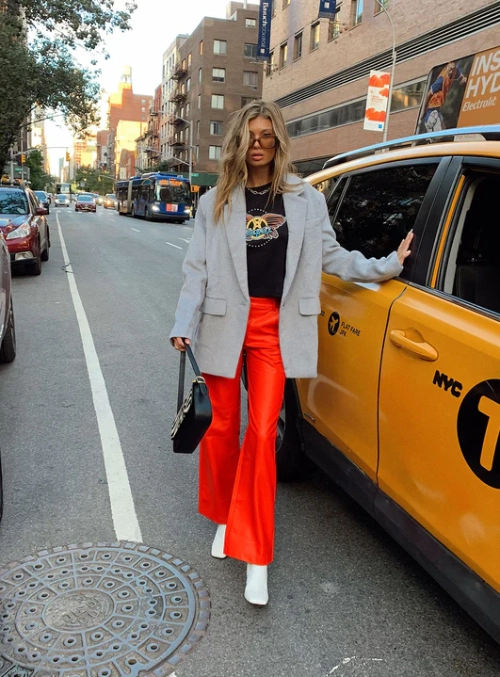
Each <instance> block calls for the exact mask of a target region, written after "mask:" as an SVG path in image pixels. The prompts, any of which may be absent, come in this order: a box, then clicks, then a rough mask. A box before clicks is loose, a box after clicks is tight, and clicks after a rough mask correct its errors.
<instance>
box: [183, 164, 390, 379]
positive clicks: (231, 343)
mask: <svg viewBox="0 0 500 677" xmlns="http://www.w3.org/2000/svg"><path fill="white" fill-rule="evenodd" d="M288 183H289V184H291V185H293V187H294V191H293V192H288V193H284V195H283V201H284V206H285V214H286V218H287V224H288V247H287V253H286V272H285V281H284V286H283V296H282V299H281V306H280V323H279V335H280V347H281V355H282V359H283V365H284V368H285V374H286V376H287V377H289V378H290V377H292V378H310V377H314V376H316V374H317V361H318V318H317V316H318V314H319V313H320V311H321V308H320V302H319V292H320V284H321V271H322V270H323V271H325V272H326V273H330V274H332V275H337V276H338V277H340V278H342V279H343V280H350V281H357V282H379V281H382V280H387V279H389V278H391V277H395V276H396V275H399V273H400V272H401V270H402V266H401V265H400V263H399V260H398V258H397V255H396V252H393V253H392V254H391V255H390V256H388V257H387V258H380V259H366V258H365V257H364V256H363V255H362V254H361V253H360V252H357V251H351V252H349V251H347V250H345V249H343V248H342V247H341V246H340V245H339V243H338V242H337V240H336V238H335V233H334V231H333V229H332V226H331V224H330V219H329V216H328V210H327V206H326V202H325V197H324V195H323V194H322V193H320V192H319V191H317V190H316V189H315V188H313V187H312V186H310V185H309V184H308V183H306V182H304V181H302V179H300V178H299V177H297V176H294V175H290V176H288ZM216 190H217V189H216V188H214V189H212V190H210V191H209V192H207V193H205V195H203V196H202V197H201V199H200V203H199V208H198V211H197V213H196V220H195V226H194V231H193V237H192V239H191V242H190V244H189V247H188V250H187V253H186V257H185V259H184V263H183V266H182V272H183V275H184V283H183V286H182V289H181V293H180V297H179V302H178V305H177V310H176V313H175V324H174V327H173V329H172V331H171V333H170V338H172V337H174V336H181V337H183V338H189V339H191V341H192V348H193V351H194V353H195V355H196V359H197V361H198V364H199V366H200V369H201V371H202V372H204V373H207V374H214V375H217V376H225V377H228V378H233V377H234V376H235V373H236V367H237V363H238V359H239V357H240V354H241V350H242V346H243V341H244V338H245V331H246V326H247V321H248V313H249V308H250V298H249V294H248V279H247V252H246V239H245V226H246V203H245V193H244V190H243V189H242V188H237V189H235V190H234V192H233V194H232V208H231V210H230V211H229V209H228V207H227V206H226V207H225V211H224V221H223V222H220V223H215V222H214V218H213V211H214V204H215V196H216Z"/></svg>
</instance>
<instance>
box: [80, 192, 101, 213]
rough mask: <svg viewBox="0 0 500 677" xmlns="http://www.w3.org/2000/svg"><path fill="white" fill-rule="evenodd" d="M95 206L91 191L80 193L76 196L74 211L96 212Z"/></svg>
mask: <svg viewBox="0 0 500 677" xmlns="http://www.w3.org/2000/svg"><path fill="white" fill-rule="evenodd" d="M96 211H97V206H96V203H95V197H94V196H93V194H92V193H80V194H79V195H77V196H76V201H75V212H96Z"/></svg>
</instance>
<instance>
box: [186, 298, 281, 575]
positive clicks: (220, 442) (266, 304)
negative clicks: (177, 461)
mask: <svg viewBox="0 0 500 677" xmlns="http://www.w3.org/2000/svg"><path fill="white" fill-rule="evenodd" d="M250 301H251V304H250V314H249V318H248V325H247V331H246V335H245V340H244V344H243V352H244V353H245V355H246V370H247V381H248V427H247V430H246V432H245V436H244V440H243V444H242V445H241V448H240V412H241V384H240V376H241V368H242V358H240V361H239V363H238V368H237V370H236V376H235V377H234V378H224V377H222V376H213V375H210V374H204V377H205V379H206V382H207V385H208V389H209V392H210V399H211V402H212V409H213V419H212V424H211V426H210V428H209V429H208V431H207V433H206V435H205V437H204V438H203V440H202V442H201V445H200V477H199V504H198V507H199V511H200V513H201V514H202V515H204V516H205V517H208V518H209V519H211V520H213V521H214V522H216V523H217V524H226V525H227V527H226V539H225V544H224V552H225V554H226V555H228V556H229V557H234V558H235V559H240V560H243V561H244V562H249V563H250V564H261V565H263V564H269V563H270V562H272V560H273V552H274V504H275V497H276V458H275V453H276V452H275V443H276V426H277V422H278V416H279V413H280V410H281V405H282V402H283V392H284V388H285V372H284V369H283V362H282V360H281V352H280V345H279V333H278V327H279V305H280V304H279V299H271V298H255V297H252V298H251V299H250ZM221 350H224V346H223V345H222V346H221Z"/></svg>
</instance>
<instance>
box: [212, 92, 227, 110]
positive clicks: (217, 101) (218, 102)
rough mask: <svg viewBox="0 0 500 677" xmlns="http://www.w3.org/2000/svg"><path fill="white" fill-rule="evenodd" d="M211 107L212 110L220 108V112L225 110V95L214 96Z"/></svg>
mask: <svg viewBox="0 0 500 677" xmlns="http://www.w3.org/2000/svg"><path fill="white" fill-rule="evenodd" d="M211 106H212V108H218V109H219V110H223V108H224V94H212V100H211Z"/></svg>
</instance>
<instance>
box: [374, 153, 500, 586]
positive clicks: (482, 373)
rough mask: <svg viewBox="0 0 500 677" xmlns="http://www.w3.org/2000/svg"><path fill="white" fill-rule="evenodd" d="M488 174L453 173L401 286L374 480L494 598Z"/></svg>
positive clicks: (497, 556) (498, 508) (498, 369)
mask: <svg viewBox="0 0 500 677" xmlns="http://www.w3.org/2000/svg"><path fill="white" fill-rule="evenodd" d="M489 169H490V168H488V171H483V170H484V166H482V165H481V164H478V166H474V163H473V162H472V161H468V164H467V165H464V166H463V168H462V169H461V176H460V177H458V178H457V184H456V192H455V196H454V198H453V200H452V202H451V209H450V214H449V218H448V219H447V220H446V223H445V224H444V226H443V232H442V235H441V239H440V241H439V242H437V245H438V246H437V247H436V248H435V249H434V252H435V255H434V256H435V259H434V260H435V263H431V265H430V267H429V277H428V282H427V284H426V285H422V286H421V287H418V286H408V287H407V288H406V289H405V291H404V293H403V294H402V295H401V296H400V297H399V298H398V299H397V300H396V301H395V302H394V304H393V306H392V309H391V312H390V316H389V322H388V326H387V334H386V338H385V343H384V351H383V357H382V365H381V375H380V417H379V426H380V464H379V471H378V481H379V487H380V489H381V490H382V491H383V492H385V493H386V494H387V495H388V496H390V497H391V498H393V499H394V501H396V503H398V504H399V505H400V506H401V507H403V508H404V509H405V510H406V511H407V512H408V513H409V514H410V515H411V516H412V517H414V518H415V519H416V520H417V521H418V522H419V523H420V524H421V525H422V526H423V527H424V528H425V529H427V530H428V531H429V532H430V533H431V534H432V535H434V536H435V537H436V538H437V539H438V540H439V541H440V542H441V543H442V544H444V545H445V546H446V547H447V548H448V549H449V550H450V551H451V552H452V553H454V554H455V555H456V556H458V558H459V559H460V560H461V561H463V562H464V563H465V564H466V565H468V566H469V567H470V568H471V569H472V570H473V571H475V572H476V573H477V574H478V575H479V576H480V577H481V578H482V579H484V580H485V581H486V582H487V583H489V584H490V585H491V586H492V587H493V588H494V589H496V590H497V591H500V566H499V562H500V520H499V515H500V257H499V256H498V254H497V251H498V247H496V246H493V242H492V240H491V237H496V238H497V239H498V240H499V242H498V244H500V229H498V228H496V225H497V224H496V221H495V222H494V221H492V219H494V218H495V217H494V214H495V212H494V211H493V212H491V213H490V212H489V210H490V209H491V208H492V206H493V204H494V202H495V200H497V199H498V193H499V191H500V166H498V167H496V169H497V170H498V172H497V173H496V174H493V173H491V172H490V171H489ZM485 188H486V190H485ZM474 207H476V210H475V211H474ZM471 217H472V218H471ZM436 218H437V216H436ZM467 218H468V219H469V223H467ZM488 224H489V227H490V234H489V235H487V237H486V238H484V237H483V236H482V235H481V233H482V232H483V226H485V225H487V226H488ZM467 229H469V230H467ZM467 233H468V234H467ZM488 238H489V239H488ZM481 241H482V242H483V244H482V245H481ZM477 247H479V248H480V249H481V251H473V249H474V248H477ZM469 249H470V251H469ZM490 256H493V257H494V261H493V260H491V259H490V261H489V262H488V261H487V258H488V257H490ZM495 266H497V268H495ZM467 267H469V269H468V270H465V269H466V268H467ZM491 269H493V270H496V271H497V275H496V277H495V276H493V277H491V276H490V272H491ZM464 271H465V273H466V274H467V276H469V277H470V276H471V275H472V276H474V277H475V282H474V286H473V288H472V287H470V285H469V287H470V289H472V291H467V290H466V291H462V290H461V287H460V285H459V284H458V282H459V281H460V280H459V275H460V274H462V273H463V272H464ZM492 280H496V282H495V284H498V289H497V290H496V291H495V290H492V289H491V284H492ZM481 285H483V287H484V285H486V288H484V289H483V291H481V290H480V287H481ZM488 285H489V287H488ZM469 294H471V296H468V295H469ZM485 299H486V301H485ZM488 299H489V300H488ZM490 303H491V304H492V305H491V307H489V304H490Z"/></svg>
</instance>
